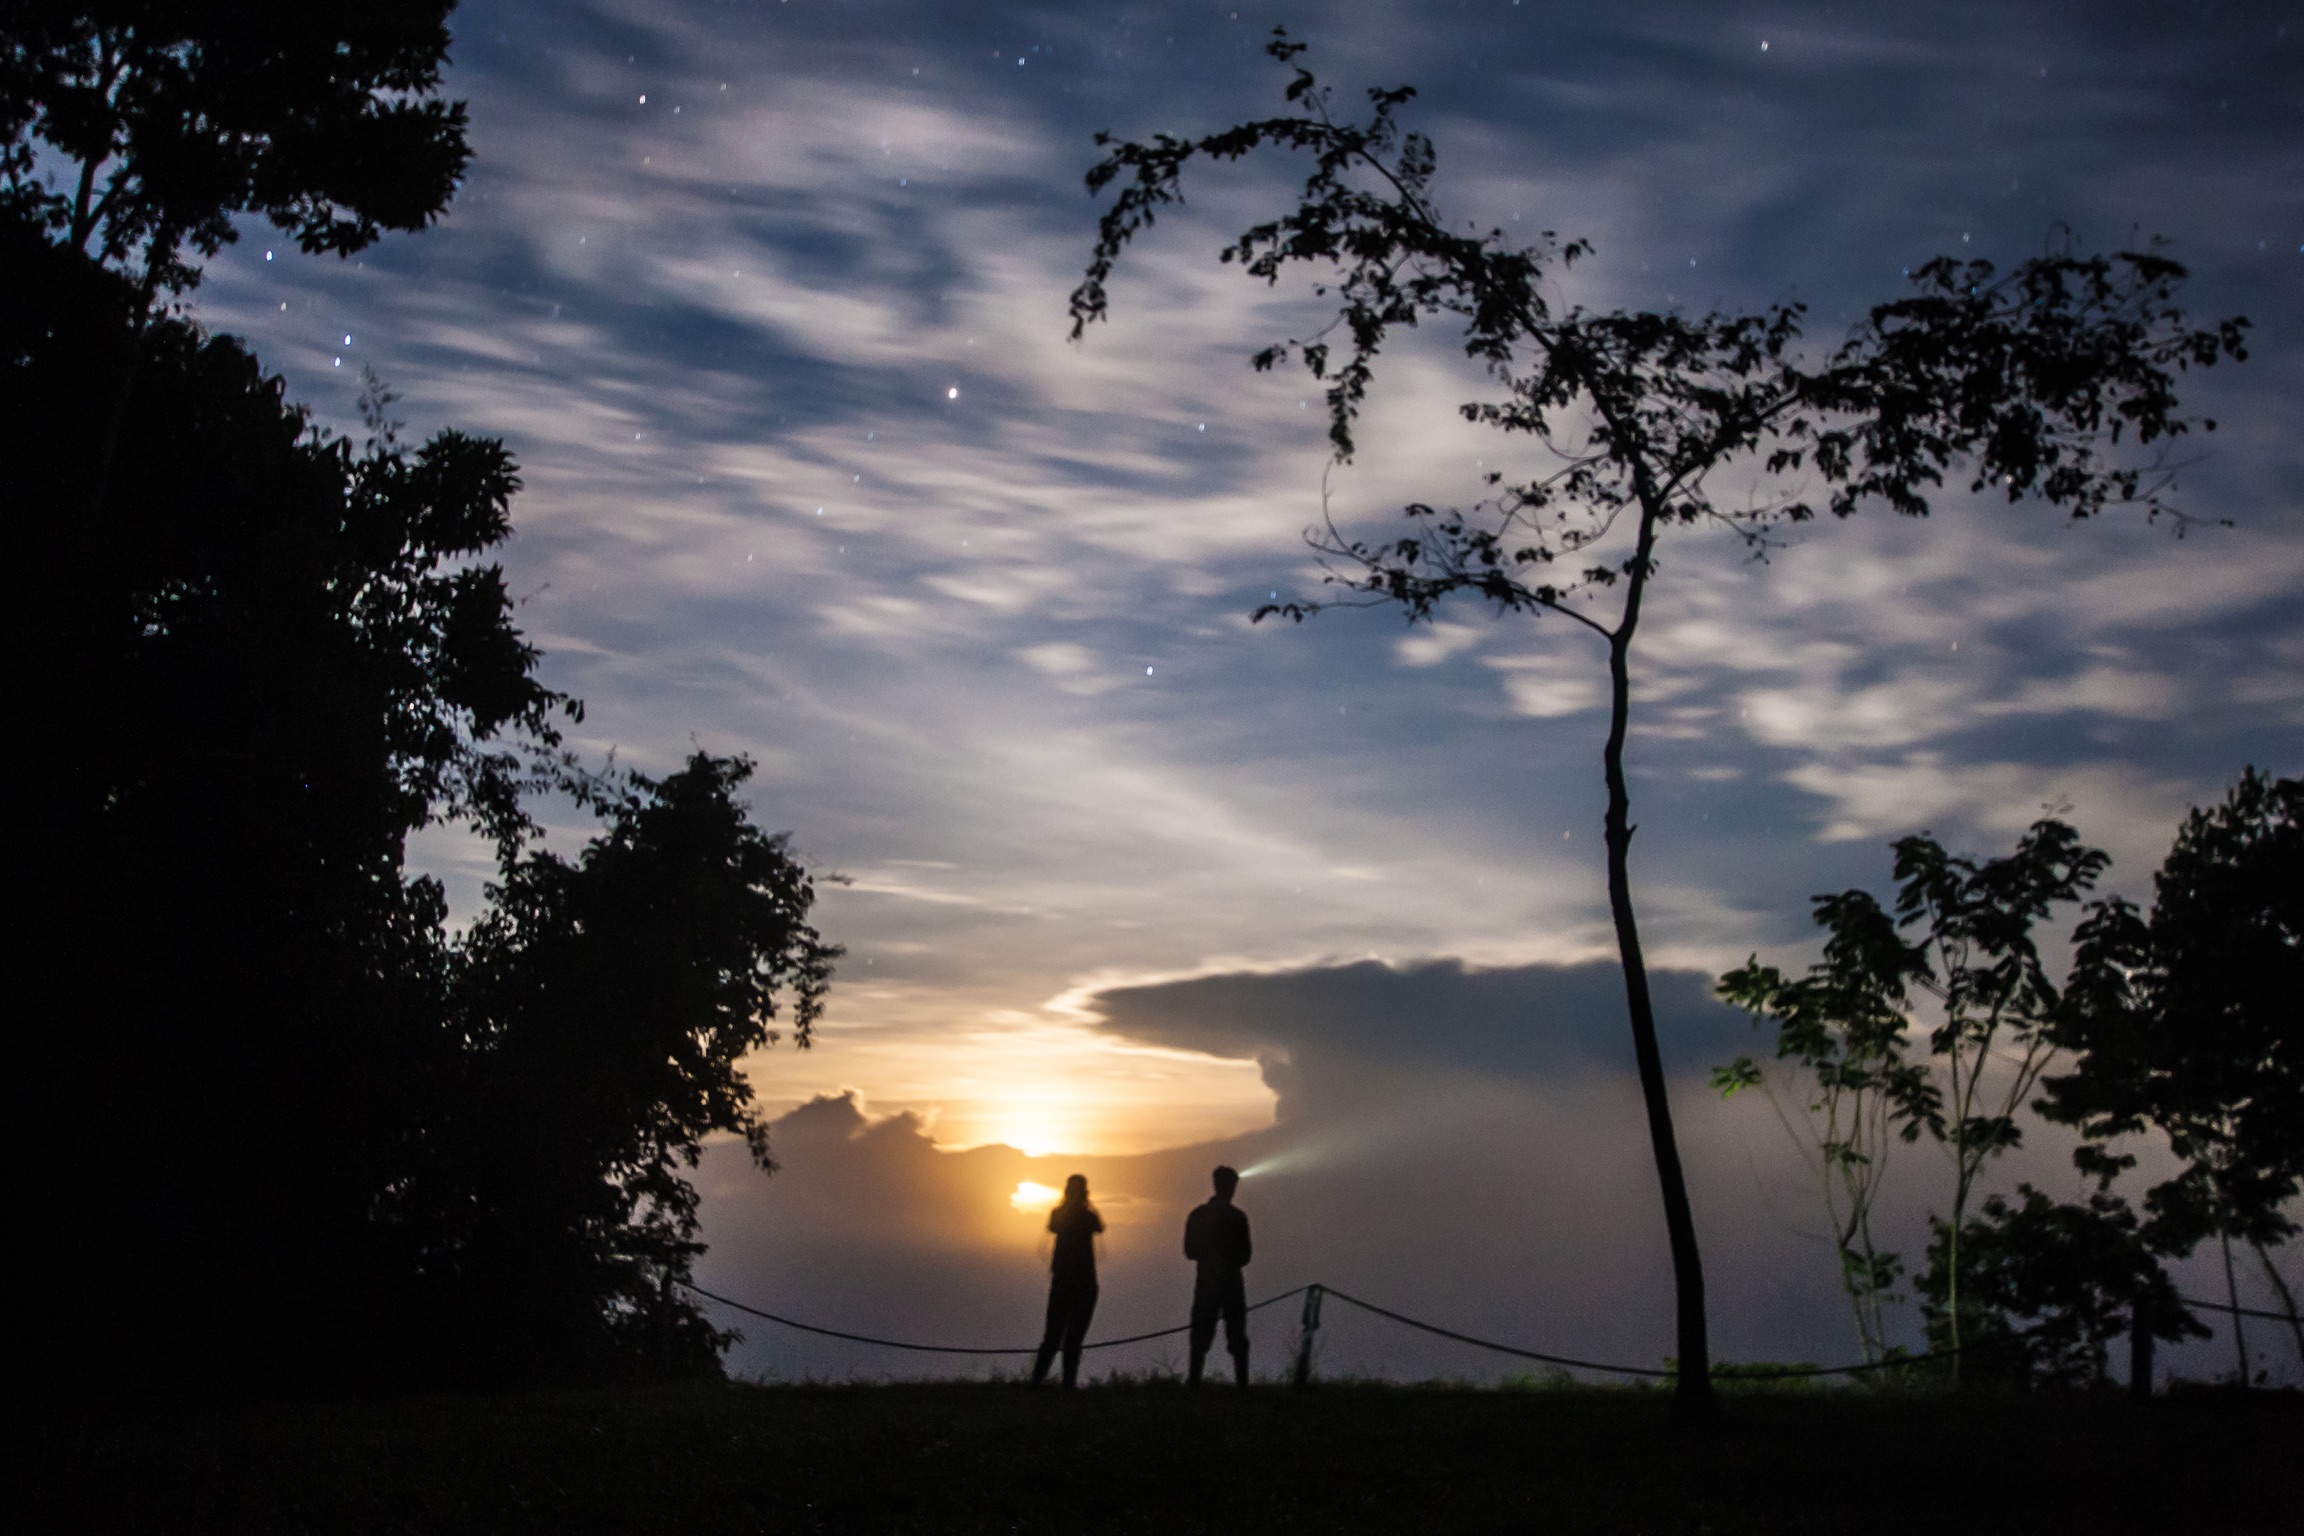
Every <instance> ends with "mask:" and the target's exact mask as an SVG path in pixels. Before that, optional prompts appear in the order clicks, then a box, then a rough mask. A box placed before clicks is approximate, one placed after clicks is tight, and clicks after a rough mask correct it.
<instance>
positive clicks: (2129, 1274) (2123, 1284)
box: [1920, 1184, 2208, 1390]
mask: <svg viewBox="0 0 2304 1536" xmlns="http://www.w3.org/2000/svg"><path fill="white" fill-rule="evenodd" d="M1955 1235H1957V1237H1958V1241H1957V1243H1955V1241H1954V1238H1955ZM1929 1247H1930V1251H1929V1264H1928V1268H1927V1269H1926V1270H1925V1271H1924V1272H1923V1273H1922V1275H1921V1276H1920V1293H1921V1297H1922V1311H1923V1315H1924V1317H1925V1318H1926V1322H1927V1330H1928V1342H1929V1346H1930V1347H1931V1348H1936V1349H1944V1348H1950V1347H1952V1346H1953V1345H1954V1344H1955V1342H1957V1343H1958V1344H1959V1345H1960V1347H1961V1360H1960V1368H1961V1375H1962V1377H1963V1378H1964V1379H1966V1380H1968V1381H1971V1382H1977V1381H1988V1380H1991V1379H1993V1378H1995V1377H1998V1378H2002V1379H2007V1380H2012V1381H2014V1382H2017V1383H2021V1384H2024V1385H2028V1386H2034V1387H2046V1388H2052V1389H2066V1390H2070V1389H2102V1388H2105V1387H2108V1386H2110V1385H2111V1384H2112V1374H2111V1371H2110V1368H2109V1355H2110V1352H2111V1351H2110V1345H2111V1342H2112V1340H2114V1339H2115V1338H2118V1337H2120V1336H2121V1335H2122V1334H2126V1333H2128V1332H2130V1331H2131V1330H2132V1329H2133V1328H2135V1326H2136V1325H2137V1323H2138V1321H2139V1320H2141V1321H2142V1324H2143V1326H2144V1327H2145V1328H2146V1329H2147V1330H2148V1331H2149V1332H2150V1333H2151V1335H2152V1336H2153V1337H2154V1338H2159V1339H2165V1340H2168V1341H2170V1342H2172V1343H2173V1342H2175V1341H2177V1340H2179V1339H2184V1338H2206V1337H2208V1330H2207V1329H2205V1328H2203V1327H2201V1326H2200V1324H2199V1323H2198V1322H2196V1321H2195V1320H2194V1319H2193V1317H2192V1315H2191V1314H2190V1313H2188V1312H2187V1311H2185V1310H2184V1305H2183V1303H2182V1301H2181V1300H2179V1299H2178V1297H2177V1295H2176V1287H2175V1284H2174V1282H2172V1281H2171V1280H2170V1279H2169V1278H2168V1273H2167V1271H2166V1270H2164V1269H2162V1268H2161V1266H2160V1261H2159V1260H2158V1258H2156V1257H2155V1256H2154V1254H2153V1252H2152V1248H2151V1245H2150V1244H2149V1243H2148V1242H2146V1241H2145V1239H2144V1237H2143V1236H2142V1234H2141V1232H2140V1230H2139V1228H2138V1224H2137V1220H2136V1213H2135V1212H2134V1211H2132V1210H2130V1209H2129V1208H2128V1203H2127V1202H2126V1201H2124V1200H2120V1199H2118V1198H2116V1197H2114V1196H2112V1195H2108V1194H2104V1193H2101V1192H2099V1193H2096V1194H2092V1195H2090V1196H2089V1197H2088V1199H2087V1201H2086V1202H2085V1203H2083V1204H2070V1203H2061V1202H2058V1201H2055V1200H2051V1199H2050V1198H2049V1197H2048V1196H2046V1195H2044V1194H2042V1193H2041V1192H2040V1191H2039V1190H2037V1189H2034V1188H2033V1187H2032V1186H2031V1185H2029V1184H2021V1185H2018V1186H2017V1190H2016V1199H2015V1200H2014V1201H2013V1202H2011V1201H2010V1200H2008V1199H2007V1198H2006V1197H2005V1196H2001V1195H1992V1196H1989V1197H1987V1198H1986V1199H1985V1201H1984V1205H1983V1209H1982V1212H1981V1214H1980V1215H1978V1216H1976V1217H1975V1218H1972V1219H1970V1220H1968V1221H1966V1222H1964V1223H1963V1224H1962V1225H1961V1227H1960V1228H1959V1229H1958V1230H1957V1233H1955V1229H1954V1228H1953V1227H1952V1226H1951V1225H1950V1224H1948V1223H1945V1222H1938V1223H1936V1225H1935V1232H1934V1236H1933V1237H1932V1239H1931V1241H1930V1245H1929ZM1955 1251H1957V1254H1958V1258H1957V1259H1955V1258H1954V1253H1955ZM1955 1275H1957V1277H1958V1285H1957V1286H1955V1285H1954V1284H1953V1280H1954V1277H1955ZM1955 1292H1957V1293H1958V1295H1959V1297H1960V1299H1959V1300H1958V1301H1957V1303H1955V1301H1954V1294H1955ZM1955 1307H1957V1311H1958V1313H1959V1316H1960V1318H1961V1320H1962V1324H1963V1326H1962V1327H1961V1328H1959V1329H1958V1330H1957V1339H1956V1337H1955V1333H1956V1330H1955V1328H1954V1325H1953V1315H1954V1311H1955Z"/></svg>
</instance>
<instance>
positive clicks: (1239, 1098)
mask: <svg viewBox="0 0 2304 1536" xmlns="http://www.w3.org/2000/svg"><path fill="white" fill-rule="evenodd" d="M873 1001H875V1002H882V1003H883V1006H885V1004H886V1002H888V1001H893V999H885V1000H884V999H873ZM909 1011H910V1010H908V1009H907V1010H904V1011H903V1012H898V1011H897V1010H895V1009H890V1012H889V1015H888V1016H885V1017H883V1018H875V1019H855V1020H853V1021H851V1020H847V1019H835V1020H833V1021H832V1022H831V1023H829V1024H828V1025H827V1027H826V1028H825V1029H824V1032H823V1033H822V1034H820V1035H818V1036H817V1037H816V1044H815V1047H814V1048H813V1049H812V1050H809V1051H807V1052H805V1053H802V1052H797V1051H781V1052H778V1051H763V1052H760V1053H758V1054H756V1055H754V1056H752V1057H750V1058H749V1059H748V1060H747V1061H746V1063H745V1066H746V1069H747V1072H748V1074H749V1076H750V1077H751V1079H752V1083H753V1086H754V1090H755V1091H756V1092H757V1093H758V1094H759V1095H760V1099H761V1106H762V1108H763V1109H765V1110H766V1111H767V1112H768V1113H769V1114H770V1115H771V1116H774V1115H777V1114H780V1113H782V1112H783V1111H784V1110H786V1109H791V1108H795V1107H797V1106H799V1105H801V1104H805V1103H807V1102H808V1101H809V1100H810V1099H812V1098H815V1097H817V1096H819V1095H830V1094H839V1093H842V1092H847V1091H850V1090H853V1091H854V1092H855V1093H856V1094H857V1095H858V1097H859V1099H860V1100H861V1101H862V1102H863V1103H864V1104H865V1105H867V1106H868V1113H870V1114H871V1116H872V1117H873V1118H874V1119H879V1118H882V1117H884V1116H887V1115H890V1114H896V1113H901V1112H904V1111H907V1110H909V1111H911V1112H912V1113H915V1114H917V1115H918V1116H919V1117H920V1119H921V1121H922V1123H923V1124H924V1125H925V1126H926V1128H927V1131H928V1134H929V1135H930V1136H931V1137H933V1138H934V1140H935V1142H936V1144H937V1145H938V1146H940V1147H944V1148H947V1149H949V1150H953V1151H961V1150H965V1149H967V1148H970V1147H981V1146H989V1145H995V1144H1000V1145H1006V1146H1011V1147H1014V1148H1015V1149H1016V1150H1018V1151H1019V1152H1022V1153H1024V1154H1025V1155H1026V1156H1028V1157H1050V1156H1067V1157H1115V1156H1129V1155H1132V1154H1136V1153H1142V1152H1151V1151H1157V1150H1159V1149H1161V1148H1164V1147H1180V1146H1189V1145H1191V1144H1192V1143H1194V1142H1200V1141H1213V1140H1216V1139H1218V1138H1220V1137H1224V1136H1235V1135H1238V1134H1240V1133H1241V1132H1243V1131H1249V1130H1254V1129H1257V1128H1259V1127H1262V1126H1266V1125H1270V1124H1271V1123H1272V1104H1273V1097H1272V1092H1271V1090H1270V1089H1268V1088H1267V1087H1265V1086H1264V1080H1263V1076H1262V1074H1261V1072H1260V1071H1259V1070H1258V1067H1257V1065H1256V1063H1255V1062H1253V1061H1236V1060H1229V1059H1226V1058H1223V1057H1217V1056H1209V1055H1204V1054H1201V1053H1199V1052H1196V1051H1183V1050H1174V1049H1168V1048H1164V1047H1158V1046H1147V1045H1143V1044H1140V1043H1137V1042H1134V1041H1127V1040H1121V1039H1116V1038H1114V1037H1112V1036H1110V1035H1106V1034H1101V1033H1099V1032H1097V1031H1095V1030H1092V1029H1089V1028H1087V1027H1084V1026H1082V1025H1080V1024H1078V1023H1076V1022H1073V1021H1071V1020H1068V1019H1052V1018H1049V1017H1047V1016H1046V1015H1044V1014H1042V1015H1033V1014H1025V1013H1021V1012H1016V1011H1010V1010H988V1011H987V1013H986V1014H985V1015H981V1016H979V1021H978V1022H977V1023H976V1024H975V1025H974V1026H972V1027H971V1026H959V1027H955V1026H954V1025H952V1024H951V1023H950V1022H948V1018H947V1019H936V1018H933V1017H927V1018H913V1017H907V1016H905V1015H906V1014H908V1013H909ZM858 1012H862V1010H861V1009H859V1010H858ZM843 1026H845V1027H843Z"/></svg>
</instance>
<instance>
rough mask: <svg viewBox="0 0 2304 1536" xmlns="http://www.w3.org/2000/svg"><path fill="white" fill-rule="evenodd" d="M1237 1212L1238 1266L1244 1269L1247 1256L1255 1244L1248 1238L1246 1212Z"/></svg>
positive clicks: (1252, 1250)
mask: <svg viewBox="0 0 2304 1536" xmlns="http://www.w3.org/2000/svg"><path fill="white" fill-rule="evenodd" d="M1237 1214H1238V1215H1239V1217H1240V1267H1241V1268H1242V1269H1246V1268H1247V1267H1248V1256H1249V1255H1250V1254H1252V1253H1254V1252H1255V1251H1256V1245H1255V1244H1254V1243H1252V1242H1250V1241H1249V1240H1248V1213H1247V1212H1246V1211H1239V1212H1237Z"/></svg>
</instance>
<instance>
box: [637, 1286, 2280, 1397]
mask: <svg viewBox="0 0 2304 1536" xmlns="http://www.w3.org/2000/svg"><path fill="white" fill-rule="evenodd" d="M681 1284H682V1285H684V1286H686V1287H687V1288H688V1289H689V1290H690V1291H693V1292H694V1293H695V1294H697V1295H698V1296H701V1297H703V1298H704V1299H705V1300H707V1301H715V1302H718V1303H719V1304H720V1305H721V1306H724V1307H729V1308H733V1309H734V1310H735V1311H738V1312H741V1313H744V1314H745V1315H746V1316H748V1317H757V1318H760V1319H762V1320H763V1321H766V1322H771V1323H775V1324H778V1325H779V1326H781V1327H785V1328H795V1329H798V1330H799V1331H800V1332H802V1333H813V1334H820V1335H822V1336H823V1337H825V1338H830V1339H845V1340H847V1341H849V1342H850V1343H854V1344H872V1345H877V1346H878V1347H880V1348H882V1349H903V1350H911V1351H913V1352H915V1353H919V1354H932V1355H1033V1354H1038V1353H1039V1346H1038V1345H1036V1344H1028V1345H1024V1346H1021V1347H1008V1346H1000V1347H992V1346H975V1345H962V1344H920V1343H915V1342H913V1341H911V1340H908V1339H887V1338H881V1337H879V1336H877V1335H874V1334H868V1333H849V1332H846V1331H844V1330H842V1329H838V1328H823V1327H819V1326H817V1325H816V1324H814V1323H803V1322H801V1321H799V1320H798V1319H797V1318H790V1317H784V1316H781V1315H779V1314H777V1313H774V1312H767V1311H763V1310H762V1309H760V1308H759V1307H754V1306H748V1305H746V1304H745V1303H743V1302H741V1301H737V1300H735V1299H734V1298H732V1297H728V1296H723V1295H721V1294H720V1293H719V1292H717V1291H708V1290H706V1289H704V1287H702V1286H700V1285H698V1284H696V1283H695V1282H694V1281H686V1280H684V1281H682V1282H681ZM1292 1296H1302V1297H1304V1298H1305V1308H1304V1328H1303V1332H1304V1337H1303V1339H1302V1340H1301V1341H1300V1343H1299V1346H1298V1355H1299V1359H1298V1363H1297V1371H1296V1377H1297V1380H1298V1382H1299V1383H1300V1384H1301V1383H1302V1381H1303V1380H1304V1379H1305V1378H1306V1377H1307V1376H1308V1374H1309V1372H1310V1367H1311V1343H1312V1334H1313V1332H1314V1330H1316V1329H1317V1328H1318V1327H1319V1319H1320V1301H1321V1299H1322V1298H1324V1297H1329V1296H1333V1297H1334V1298H1335V1299H1336V1300H1338V1301H1341V1302H1344V1303H1345V1304H1347V1305H1349V1306H1354V1307H1358V1308H1359V1309H1360V1310H1361V1311H1363V1312H1368V1313H1372V1314H1374V1315H1375V1316H1377V1317H1381V1318H1384V1319H1387V1320H1388V1321H1391V1322H1395V1323H1399V1324H1401V1325H1402V1326H1404V1327H1408V1328H1414V1329H1418V1330H1420V1331H1421V1332H1424V1333H1429V1334H1433V1335H1436V1336H1437V1337H1439V1338H1443V1339H1453V1340H1455V1341H1456V1342H1457V1343H1459V1344H1469V1345H1471V1346H1473V1347H1474V1348H1475V1349H1485V1350H1490V1351H1493V1352H1494V1353H1496V1354H1500V1355H1510V1356H1512V1357H1514V1358H1515V1359H1520V1360H1534V1361H1538V1362H1540V1363H1542V1364H1545V1365H1557V1366H1562V1367H1566V1368H1572V1369H1575V1370H1581V1371H1599V1372H1602V1373H1604V1374H1607V1375H1611V1376H1642V1377H1651V1378H1663V1379H1668V1378H1670V1377H1672V1376H1675V1375H1677V1374H1678V1372H1676V1371H1674V1370H1672V1369H1670V1368H1668V1367H1666V1368H1659V1367H1656V1366H1646V1365H1614V1364H1610V1363H1609V1362H1607V1361H1604V1360H1580V1359H1578V1358H1576V1357H1575V1356H1573V1355H1555V1354H1547V1353H1545V1352H1544V1351H1542V1350H1534V1349H1522V1348H1520V1347H1519V1346H1518V1345H1516V1344H1502V1343H1498V1342H1497V1341H1496V1340H1494V1339H1483V1338H1480V1337H1478V1336H1477V1335H1474V1334H1469V1333H1459V1332H1457V1331H1456V1330H1455V1329H1453V1328H1443V1327H1441V1326H1440V1325H1439V1324H1438V1323H1428V1322H1425V1321H1424V1320H1422V1319H1421V1318H1414V1317H1410V1316H1408V1315H1407V1314H1406V1313H1404V1312H1395V1311H1393V1310H1392V1309H1391V1308H1389V1307H1380V1306H1378V1305H1377V1304H1376V1303H1374V1302H1372V1301H1363V1300H1361V1299H1360V1298H1359V1297H1357V1296H1354V1295H1351V1294H1349V1293H1347V1292H1344V1291H1340V1290H1337V1289H1336V1288H1335V1287H1334V1286H1330V1285H1320V1284H1312V1285H1299V1286H1297V1287H1296V1288H1295V1289H1294V1290H1288V1291H1282V1292H1280V1293H1279V1294H1278V1295H1277V1296H1267V1297H1265V1298H1264V1299H1263V1300H1262V1301H1259V1302H1257V1303H1255V1304H1254V1305H1253V1306H1251V1307H1249V1308H1248V1310H1249V1311H1251V1312H1261V1311H1263V1310H1264V1309H1265V1308H1266V1307H1270V1306H1277V1305H1278V1304H1279V1303H1281V1302H1283V1301H1286V1300H1288V1299H1289V1298H1290V1297H1292ZM2195 1304H2196V1305H2200V1306H2208V1305H2211V1304H2210V1303H2207V1302H2200V1303H2195ZM2221 1310H2227V1311H2228V1310H2230V1309H2229V1308H2223V1309H2221ZM2263 1315H2264V1316H2267V1317H2280V1316H2281V1315H2282V1314H2279V1313H2265V1314H2263ZM1190 1329H1191V1324H1189V1323H1180V1324H1178V1325H1177V1326H1176V1327H1173V1328H1160V1329H1155V1330H1154V1331H1152V1332H1150V1333H1132V1334H1129V1335H1127V1336H1126V1337H1124V1338H1117V1339H1097V1340H1094V1341H1092V1342H1090V1343H1088V1344H1084V1345H1083V1346H1081V1347H1082V1348H1083V1349H1116V1348H1118V1347H1119V1346H1120V1345H1123V1344H1141V1343H1144V1342H1145V1341H1147V1340H1150V1339H1166V1338H1173V1337H1175V1336H1176V1335H1177V1334H1179V1333H1185V1332H1189V1331H1190ZM1958 1353H1959V1351H1958V1350H1956V1349H1939V1350H1932V1351H1930V1352H1929V1353H1927V1354H1924V1355H1894V1356H1890V1357H1888V1358H1886V1359H1882V1360H1867V1361H1864V1362H1861V1363H1859V1364H1856V1365H1786V1366H1733V1367H1729V1368H1727V1369H1726V1370H1724V1371H1723V1372H1722V1374H1723V1376H1724V1377H1727V1378H1728V1379H1733V1380H1737V1381H1773V1380H1779V1379H1788V1378H1801V1379H1806V1378H1809V1377H1816V1376H1854V1375H1858V1374H1861V1373H1863V1372H1866V1371H1885V1370H1896V1369H1900V1368H1902V1367H1904V1366H1909V1365H1923V1364H1926V1363H1927V1362H1929V1361H1931V1360H1948V1359H1950V1358H1951V1357H1952V1356H1954V1355H1956V1354H1958Z"/></svg>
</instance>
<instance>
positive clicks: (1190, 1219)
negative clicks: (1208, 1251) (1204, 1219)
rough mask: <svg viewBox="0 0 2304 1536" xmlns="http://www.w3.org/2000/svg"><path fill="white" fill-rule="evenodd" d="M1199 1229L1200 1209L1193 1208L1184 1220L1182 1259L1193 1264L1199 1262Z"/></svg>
mask: <svg viewBox="0 0 2304 1536" xmlns="http://www.w3.org/2000/svg"><path fill="white" fill-rule="evenodd" d="M1200 1227H1201V1220H1200V1208H1199V1207H1194V1209H1193V1211H1192V1214H1191V1215H1189V1216H1187V1217H1185V1218H1184V1257H1186V1258H1187V1259H1190V1260H1191V1261H1192V1262H1193V1263H1195V1264H1197V1263H1199V1262H1200Z"/></svg>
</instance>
